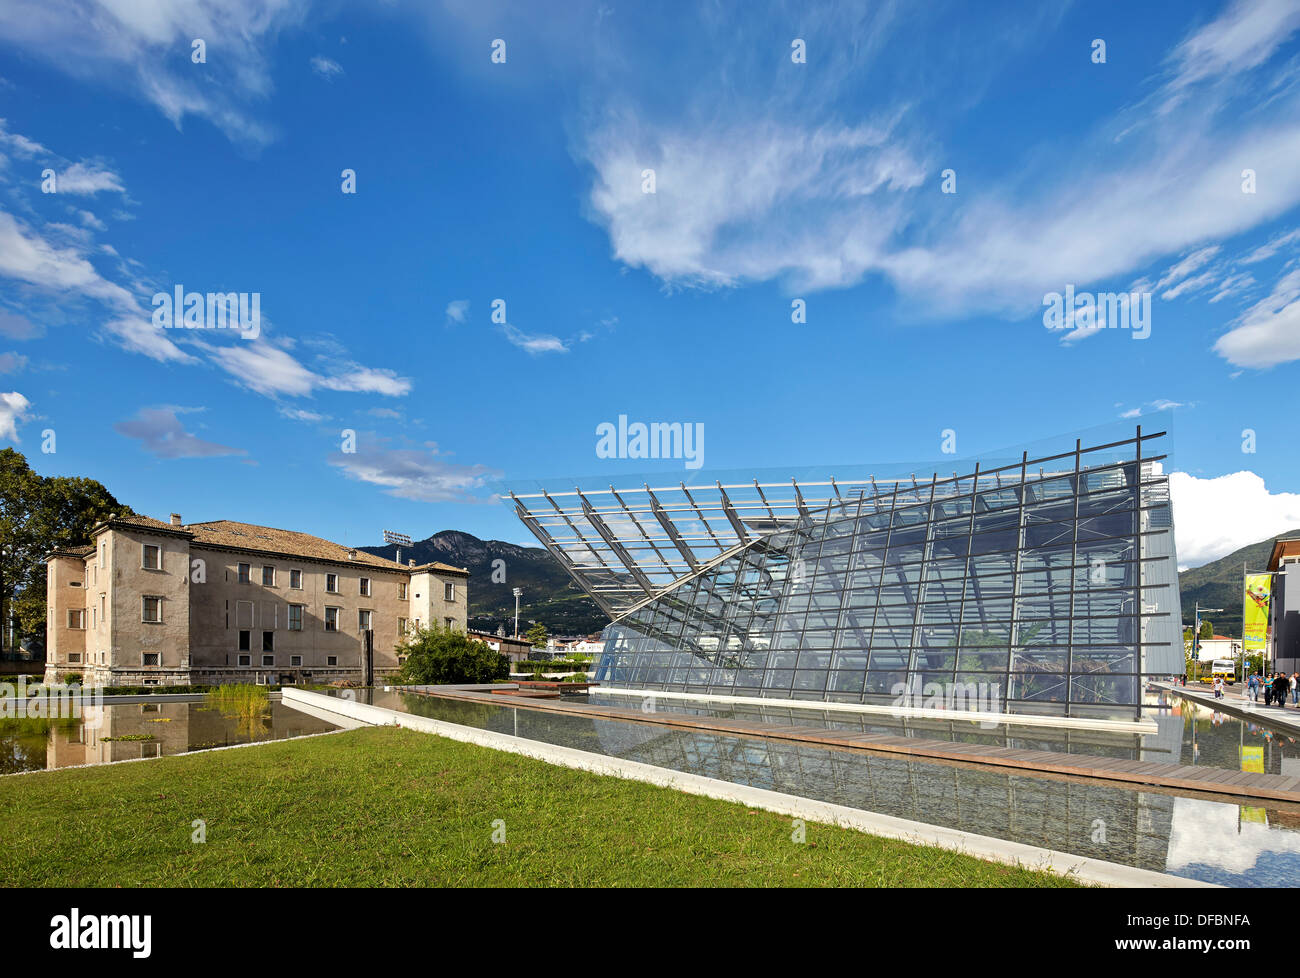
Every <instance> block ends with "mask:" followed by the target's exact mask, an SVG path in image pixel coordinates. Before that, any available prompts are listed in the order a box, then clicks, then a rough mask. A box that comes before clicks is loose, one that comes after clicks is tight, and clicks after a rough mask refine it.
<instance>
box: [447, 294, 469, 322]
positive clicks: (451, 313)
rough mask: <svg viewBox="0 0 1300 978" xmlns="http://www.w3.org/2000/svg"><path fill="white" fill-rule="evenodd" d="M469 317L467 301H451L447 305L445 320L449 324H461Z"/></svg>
mask: <svg viewBox="0 0 1300 978" xmlns="http://www.w3.org/2000/svg"><path fill="white" fill-rule="evenodd" d="M468 315H469V300H468V299H453V300H452V301H451V302H449V303H447V319H448V320H449V321H451V322H457V323H463V322H464V321H465V319H466V317H467V316H468Z"/></svg>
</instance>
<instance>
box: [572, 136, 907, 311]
mask: <svg viewBox="0 0 1300 978" xmlns="http://www.w3.org/2000/svg"><path fill="white" fill-rule="evenodd" d="M585 153H586V155H587V157H588V159H589V160H590V162H591V164H592V166H593V167H594V168H595V171H596V180H595V184H594V186H593V187H592V190H591V194H590V206H591V208H592V211H593V213H594V216H595V217H596V218H597V220H598V221H599V222H600V223H601V224H603V225H604V226H605V227H606V228H607V230H608V232H609V236H610V241H611V243H612V245H613V248H614V256H615V257H616V258H617V259H618V260H619V261H622V262H624V263H625V264H627V265H631V266H633V267H644V268H646V269H648V270H649V271H650V272H652V273H653V274H655V275H656V276H658V277H659V278H661V279H663V280H665V281H669V282H678V283H681V284H686V285H703V286H718V285H736V284H739V283H741V282H744V281H759V280H764V279H770V278H775V277H778V276H784V275H788V276H790V277H792V278H793V279H794V280H795V281H796V287H803V288H824V287H828V286H843V285H850V284H852V283H854V282H856V281H857V280H858V279H860V278H861V277H862V275H863V274H864V273H865V272H866V271H868V270H870V269H872V268H876V267H879V264H880V260H881V252H882V250H883V249H884V248H885V246H886V242H887V240H888V238H889V236H890V235H891V234H892V233H893V232H894V231H895V230H896V228H897V227H898V225H899V224H900V222H901V221H902V220H903V219H904V216H905V215H904V214H903V211H902V209H901V207H900V206H899V205H900V195H901V194H902V193H903V192H905V191H907V190H910V189H913V188H915V187H917V186H919V185H920V183H921V181H922V180H923V179H924V178H925V175H926V167H925V165H924V164H923V163H922V162H921V161H920V160H919V159H918V157H917V156H916V154H914V153H913V152H912V151H911V150H909V149H908V148H907V147H906V146H904V145H903V143H902V142H901V140H900V139H899V138H898V137H897V136H896V135H895V134H894V133H892V132H891V127H890V126H889V125H888V124H882V125H865V124H864V125H858V126H854V127H846V126H835V125H826V126H822V127H817V128H810V127H807V126H801V125H798V124H779V123H775V122H752V121H750V120H745V121H742V122H738V123H736V124H733V125H731V126H726V127H723V126H718V125H716V124H710V125H707V126H702V127H700V128H698V129H696V130H694V131H692V130H690V129H680V128H679V129H673V128H669V127H654V126H650V125H647V124H645V123H642V122H640V121H639V120H637V119H636V118H634V117H633V116H631V115H630V114H629V113H620V114H617V115H615V116H613V117H611V118H610V119H609V120H608V121H607V122H605V123H604V124H603V125H602V126H601V127H599V128H598V129H596V130H595V131H594V132H592V133H591V135H590V136H589V138H588V140H587V145H586V147H585ZM645 169H653V170H654V171H655V192H654V193H653V194H651V193H645V192H643V179H644V178H643V176H642V171H643V170H645Z"/></svg>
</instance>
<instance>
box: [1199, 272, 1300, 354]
mask: <svg viewBox="0 0 1300 978" xmlns="http://www.w3.org/2000/svg"><path fill="white" fill-rule="evenodd" d="M1214 352H1216V353H1217V354H1219V356H1221V357H1223V358H1224V359H1225V360H1227V361H1228V362H1229V363H1231V364H1233V365H1234V366H1238V367H1272V366H1276V365H1277V364H1279V363H1287V362H1289V361H1291V360H1300V268H1296V269H1293V270H1292V271H1291V272H1289V273H1288V274H1286V275H1284V276H1282V278H1281V279H1279V280H1278V282H1277V284H1276V285H1274V287H1273V291H1272V293H1270V294H1269V295H1268V296H1267V297H1266V298H1264V299H1261V300H1260V301H1259V302H1257V303H1255V305H1253V306H1251V307H1250V308H1249V309H1247V310H1246V312H1245V313H1243V314H1242V316H1241V318H1240V319H1238V320H1237V322H1236V324H1235V325H1234V327H1233V328H1232V329H1231V330H1229V331H1228V332H1227V333H1224V334H1223V335H1222V336H1220V337H1219V339H1218V342H1216V343H1215V344H1214Z"/></svg>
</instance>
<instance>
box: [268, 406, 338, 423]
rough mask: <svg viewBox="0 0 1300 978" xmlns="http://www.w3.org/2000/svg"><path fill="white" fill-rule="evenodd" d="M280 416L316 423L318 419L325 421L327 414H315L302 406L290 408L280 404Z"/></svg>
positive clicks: (291, 419) (327, 418)
mask: <svg viewBox="0 0 1300 978" xmlns="http://www.w3.org/2000/svg"><path fill="white" fill-rule="evenodd" d="M278 410H279V412H280V417H282V418H288V419H289V420H290V421H305V422H309V423H313V424H314V423H316V422H318V421H327V420H329V416H328V415H325V414H317V413H316V412H315V411H304V410H303V409H302V408H291V407H286V406H285V405H283V404H281V405H280V407H279V409H278Z"/></svg>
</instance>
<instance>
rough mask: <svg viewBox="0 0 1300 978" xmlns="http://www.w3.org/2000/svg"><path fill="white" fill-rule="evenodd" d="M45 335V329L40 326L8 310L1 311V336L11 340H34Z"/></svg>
mask: <svg viewBox="0 0 1300 978" xmlns="http://www.w3.org/2000/svg"><path fill="white" fill-rule="evenodd" d="M44 334H45V329H44V327H42V326H40V325H39V324H37V323H34V322H32V321H31V320H29V319H26V318H25V317H23V316H19V315H17V314H16V313H12V312H9V311H8V310H6V309H0V336H7V337H8V338H9V339H11V340H34V339H36V338H37V337H38V336H43V335H44Z"/></svg>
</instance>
